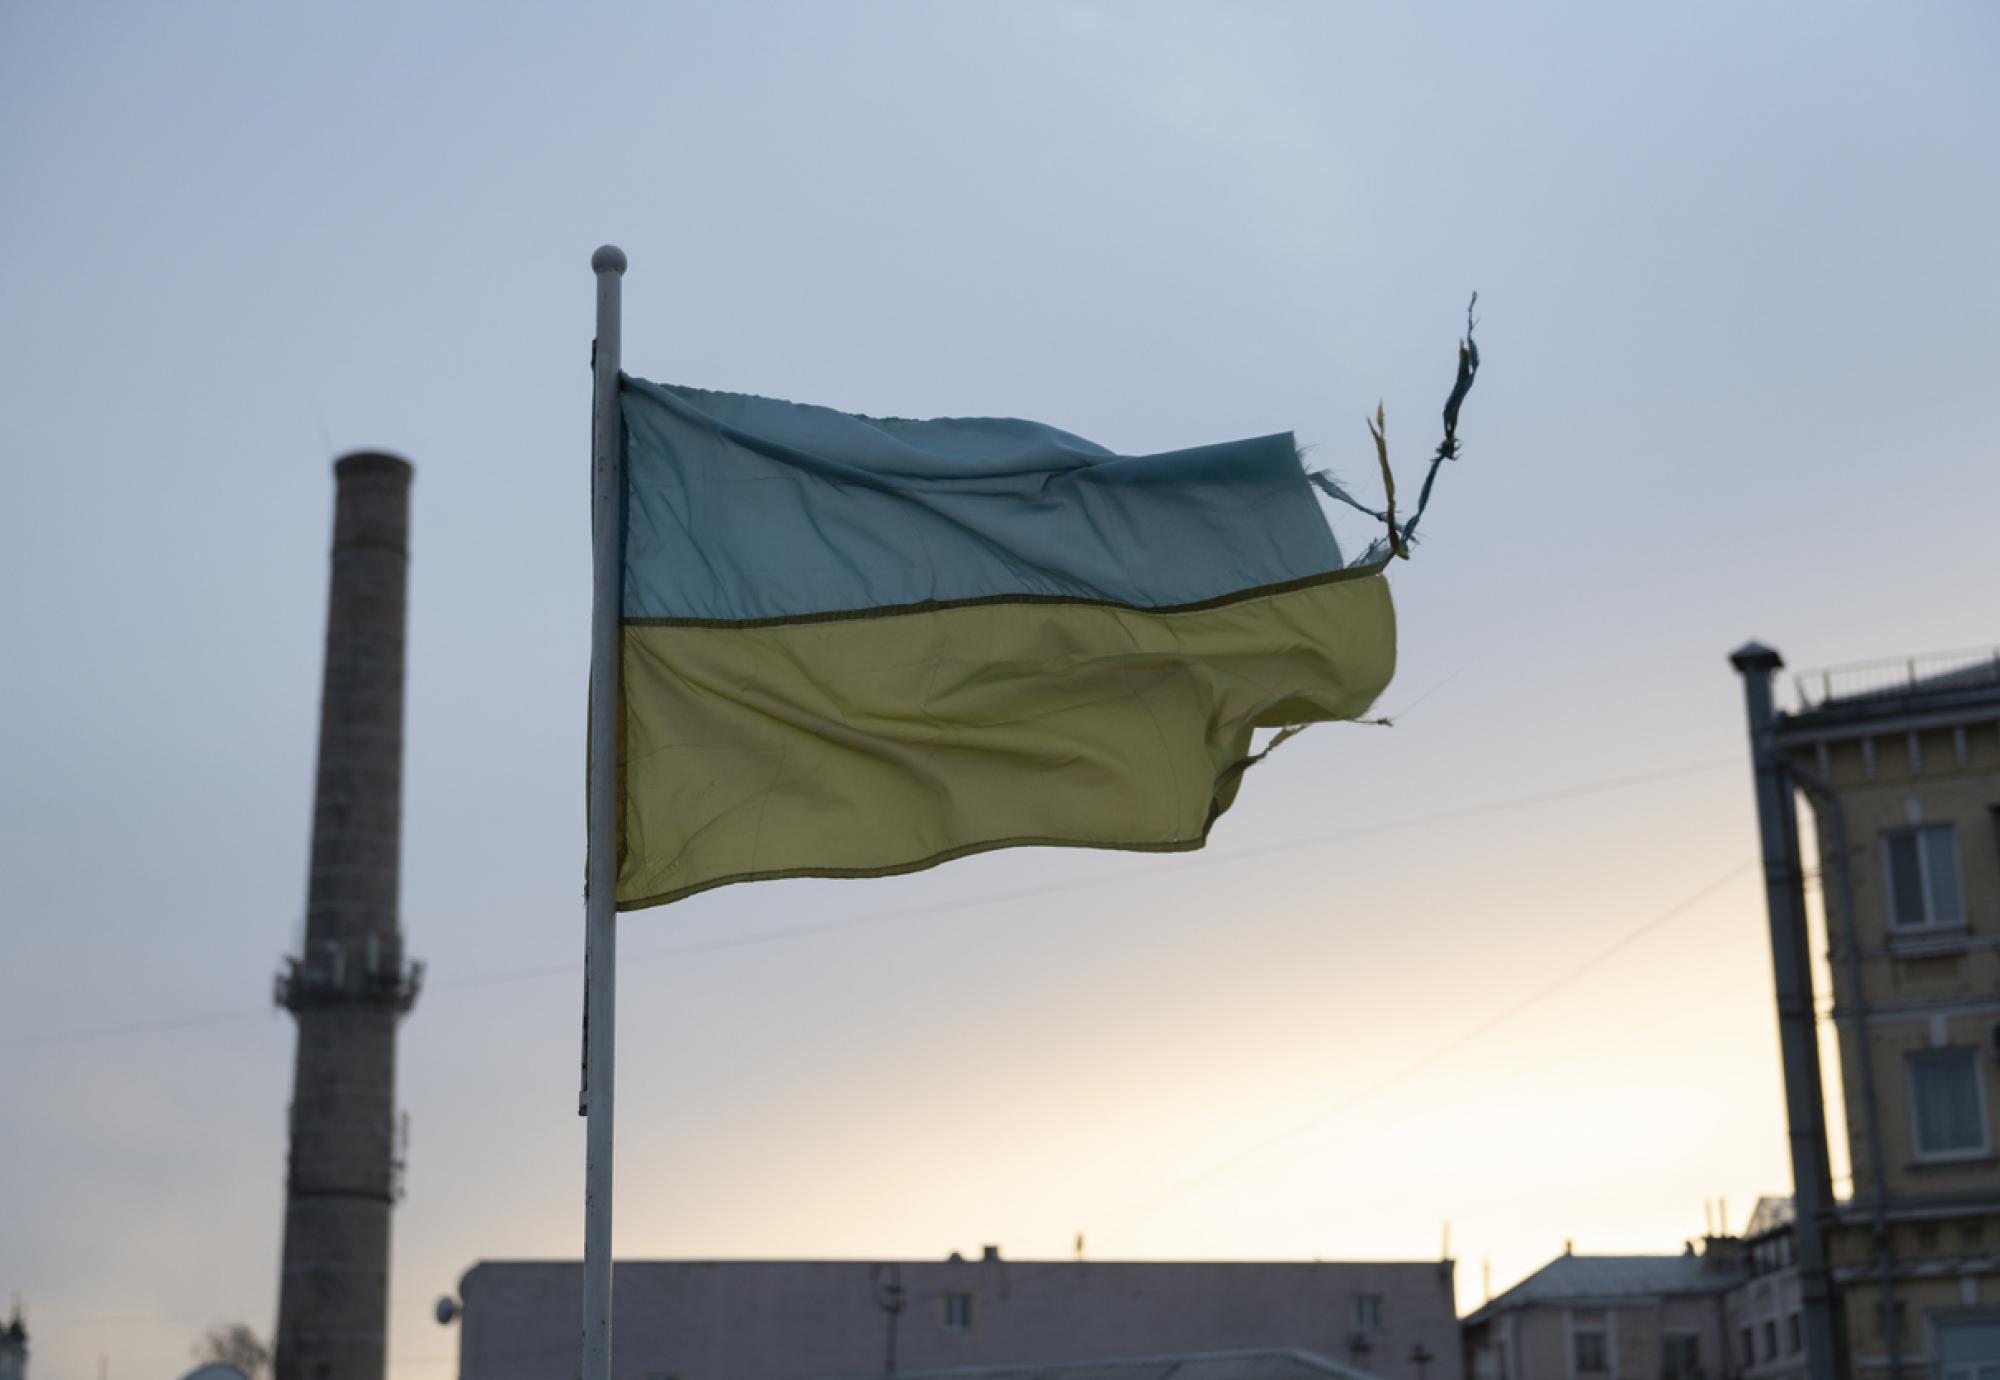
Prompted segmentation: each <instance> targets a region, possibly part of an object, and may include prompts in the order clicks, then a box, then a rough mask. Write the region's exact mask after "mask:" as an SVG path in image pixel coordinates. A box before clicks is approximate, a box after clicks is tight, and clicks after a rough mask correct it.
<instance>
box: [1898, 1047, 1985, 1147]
mask: <svg viewBox="0 0 2000 1380" xmlns="http://www.w3.org/2000/svg"><path fill="white" fill-rule="evenodd" d="M1909 1061H1910V1116H1911V1121H1912V1122H1913V1123H1914V1124H1915V1127H1916V1135H1917V1158H1918V1159H1920V1160H1931V1159H1965V1158H1967V1157H1973V1156H1979V1155H1984V1154H1985V1153H1986V1152H1987V1151H1988V1150H1989V1149H1990V1148H1991V1146H1990V1144H1989V1142H1988V1140H1987V1137H1986V1093H1985V1090H1984V1089H1983V1088H1981V1087H1980V1086H1979V1056H1978V1054H1977V1053H1975V1052H1974V1051H1972V1050H1969V1049H1927V1050H1922V1051H1920V1052H1918V1053H1915V1054H1912V1055H1910V1056H1909Z"/></svg>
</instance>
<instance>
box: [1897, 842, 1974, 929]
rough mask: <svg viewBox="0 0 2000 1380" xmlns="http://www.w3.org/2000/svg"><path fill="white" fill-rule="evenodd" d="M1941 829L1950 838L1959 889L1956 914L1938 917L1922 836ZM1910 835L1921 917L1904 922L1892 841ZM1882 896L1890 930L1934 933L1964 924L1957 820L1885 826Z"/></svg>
mask: <svg viewBox="0 0 2000 1380" xmlns="http://www.w3.org/2000/svg"><path fill="white" fill-rule="evenodd" d="M1940 832H1941V833H1943V834H1944V835H1945V837H1946V838H1949V839H1950V840H1951V871H1952V880H1953V882H1954V883H1955V884H1956V889H1957V891H1958V918H1957V919H1956V920H1939V919H1937V918H1936V916H1937V913H1938V905H1937V897H1935V896H1933V895H1932V894H1931V870H1930V867H1929V866H1928V864H1927V862H1926V858H1925V853H1924V845H1923V836H1924V835H1925V834H1929V833H1940ZM1905 836H1907V837H1909V838H1910V839H1912V840H1913V841H1914V842H1915V845H1916V854H1917V893H1918V894H1919V895H1920V896H1922V897H1923V898H1924V914H1923V919H1922V920H1920V921H1919V922H1918V923H1916V924H1908V923H1905V921H1904V919H1903V917H1902V915H1901V914H1900V913H1899V912H1898V911H1897V908H1896V857H1895V852H1894V850H1893V849H1892V848H1891V847H1890V845H1891V843H1892V842H1894V841H1895V840H1896V839H1898V838H1902V837H1905ZM1882 900H1883V910H1884V912H1885V914H1886V916H1887V919H1888V921H1889V933H1890V934H1892V935H1893V934H1935V933H1937V932H1939V931H1942V930H1962V929H1964V928H1965V927H1966V925H1965V866H1964V862H1963V860H1962V858H1961V856H1960V854H1959V851H1958V826H1957V825H1956V824H1951V823H1945V824H1911V825H1909V826H1907V827H1905V828H1902V829H1889V830H1885V831H1884V832H1883V834H1882Z"/></svg>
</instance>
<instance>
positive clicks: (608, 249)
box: [590, 244, 625, 273]
mask: <svg viewBox="0 0 2000 1380" xmlns="http://www.w3.org/2000/svg"><path fill="white" fill-rule="evenodd" d="M590 268H591V272H593V273H623V272H624V271H625V251H624V250H622V249H620V248H619V247H618V246H617V245H615V244H606V245H600V246H599V247H598V250H597V252H596V253H595V254H592V255H591V256H590Z"/></svg>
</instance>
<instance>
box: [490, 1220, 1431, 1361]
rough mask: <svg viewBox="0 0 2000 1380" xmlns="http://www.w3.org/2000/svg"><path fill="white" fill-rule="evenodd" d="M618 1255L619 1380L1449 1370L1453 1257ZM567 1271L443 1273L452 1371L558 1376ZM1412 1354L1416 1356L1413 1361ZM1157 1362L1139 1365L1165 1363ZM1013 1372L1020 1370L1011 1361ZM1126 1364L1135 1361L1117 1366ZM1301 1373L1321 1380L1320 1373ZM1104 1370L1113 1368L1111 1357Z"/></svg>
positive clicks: (569, 1314)
mask: <svg viewBox="0 0 2000 1380" xmlns="http://www.w3.org/2000/svg"><path fill="white" fill-rule="evenodd" d="M888 1273H889V1270H888V1267H887V1266H885V1265H876V1264H870V1263H868V1262H865V1261H814V1260H798V1261H780V1260H738V1261H731V1260H721V1261H629V1262H620V1263H619V1265H618V1266H617V1268H616V1272H615V1275H614V1285H613V1287H614V1289H615V1291H616V1297H617V1300H618V1330H617V1335H616V1347H615V1349H614V1351H613V1362H614V1364H615V1367H616V1374H617V1375H618V1376H619V1377H620V1380H665V1377H672V1380H823V1378H824V1377H839V1376H875V1375H883V1374H885V1373H886V1372H887V1370H888V1364H887V1362H888V1356H889V1354H890V1353H889V1346H890V1341H889V1338H890V1330H891V1329H892V1328H893V1329H894V1336H895V1341H894V1348H895V1350H894V1354H895V1357H896V1371H897V1373H898V1374H903V1375H909V1374H912V1373H927V1372H932V1371H954V1370H960V1369H965V1368H980V1367H985V1368H993V1367H1001V1368H1013V1369H1014V1370H1015V1371H1017V1372H1020V1373H1022V1374H1033V1375H1041V1374H1045V1373H1046V1374H1050V1375H1055V1374H1060V1375H1062V1376H1069V1375H1072V1374H1075V1375H1077V1376H1079V1377H1082V1376H1085V1375H1090V1374H1094V1373H1095V1372H1094V1371H1093V1370H1092V1369H1091V1368H1090V1367H1089V1366H1087V1365H1084V1364H1083V1363H1100V1362H1101V1363H1109V1362H1113V1361H1118V1362H1130V1361H1132V1360H1134V1359H1136V1358H1157V1357H1165V1358H1168V1359H1169V1360H1171V1359H1173V1358H1187V1359H1190V1360H1191V1359H1192V1358H1193V1357H1194V1356H1196V1355H1200V1356H1201V1357H1202V1358H1203V1359H1202V1364H1201V1368H1200V1369H1199V1370H1198V1371H1190V1372H1189V1373H1190V1374H1194V1373H1199V1374H1203V1375H1213V1376H1214V1377H1216V1380H1225V1377H1235V1378H1236V1380H1256V1377H1257V1376H1259V1375H1262V1374H1267V1373H1268V1374H1269V1375H1271V1376H1273V1377H1274V1378H1275V1377H1281V1376H1282V1377H1290V1376H1295V1375H1298V1376H1302V1375H1305V1374H1307V1373H1309V1372H1310V1370H1311V1365H1312V1364H1318V1362H1313V1363H1310V1364H1308V1365H1307V1367H1306V1368H1305V1369H1301V1367H1300V1364H1299V1363H1297V1362H1296V1361H1295V1360H1290V1359H1287V1360H1284V1361H1282V1362H1281V1361H1277V1360H1272V1359H1271V1358H1269V1357H1266V1358H1265V1359H1264V1360H1262V1361H1258V1362H1255V1363H1254V1364H1255V1365H1257V1366H1262V1367H1263V1370H1256V1369H1248V1370H1246V1369H1241V1368H1240V1367H1239V1368H1238V1369H1237V1370H1234V1371H1232V1370H1230V1369H1229V1367H1230V1366H1232V1365H1239V1362H1240V1363H1241V1365H1242V1366H1248V1365H1252V1364H1253V1363H1251V1362H1245V1361H1241V1358H1234V1359H1232V1358H1222V1359H1218V1358H1216V1357H1215V1356H1213V1355H1210V1353H1218V1352H1246V1351H1255V1352H1273V1351H1281V1352H1288V1353H1289V1352H1304V1353H1309V1354H1311V1355H1312V1356H1314V1357H1317V1358H1322V1359H1323V1360H1329V1361H1331V1362H1332V1363H1333V1367H1332V1370H1333V1373H1336V1374H1338V1373H1355V1372H1364V1373H1366V1374H1368V1375H1371V1376H1383V1377H1390V1378H1391V1380H1463V1375H1462V1371H1461V1366H1460V1351H1459V1346H1458V1319H1457V1310H1456V1307H1455V1305H1454V1302H1453V1287H1452V1274H1453V1266H1452V1262H1450V1261H1448V1260H1445V1261H1415V1262H1372V1261H1361V1262H1331V1261H1330V1262H1324V1263H1320V1262H1314V1263H1269V1264H1267V1263H1261V1262H1247V1261H1246V1262H1236V1261H1188V1262H1159V1263H1155V1262H1136V1261H1095V1260H1055V1261H1010V1260H1003V1259H1001V1257H1000V1253H999V1252H998V1250H996V1249H994V1248H991V1247H989V1248H988V1249H987V1251H986V1252H985V1253H984V1254H983V1255H982V1256H981V1257H980V1258H979V1259H976V1260H962V1259H960V1258H958V1257H957V1256H953V1257H952V1258H951V1259H949V1260H944V1261H939V1260H929V1261H899V1262H896V1264H895V1266H894V1272H893V1274H894V1278H895V1279H896V1280H897V1281H898V1283H899V1284H900V1293H899V1294H898V1295H897V1301H898V1303H899V1304H900V1305H901V1307H900V1310H899V1311H897V1312H894V1313H891V1312H889V1311H888V1310H886V1309H885V1308H884V1307H883V1304H882V1299H883V1295H882V1288H881V1284H882V1280H883V1279H884V1278H885V1276H887V1275H888ZM582 1287H583V1268H582V1266H581V1265H580V1264H579V1263H577V1262H574V1261H521V1262H516V1261H494V1262H486V1263H482V1264H479V1265H475V1266H474V1267H473V1268H472V1269H471V1270H469V1271H467V1272H466V1275H465V1277H464V1279H463V1280H462V1281H461V1282H460V1286H459V1290H460V1295H459V1296H460V1299H461V1300H462V1304H463V1311H462V1319H463V1327H464V1333H463V1335H462V1336H461V1337H460V1339H459V1349H458V1375H459V1380H549V1377H551V1376H572V1375H574V1374H575V1372H576V1365H577V1356H578V1338H579V1329H580V1322H581V1316H582ZM1419 1358H1421V1359H1419ZM1166 1364H1167V1361H1165V1360H1163V1361H1162V1362H1161V1363H1160V1365H1158V1366H1155V1367H1154V1369H1153V1370H1152V1371H1150V1372H1146V1373H1147V1374H1149V1375H1160V1374H1163V1373H1164V1372H1165V1367H1166ZM1023 1367H1027V1368H1030V1369H1028V1370H1026V1371H1021V1368H1023ZM1133 1373H1134V1374H1136V1373H1137V1372H1133ZM1320 1373H1326V1372H1324V1371H1322V1372H1320ZM1106 1374H1107V1376H1111V1377H1118V1378H1119V1380H1122V1377H1123V1376H1124V1375H1125V1374H1126V1372H1125V1371H1123V1370H1119V1369H1118V1368H1116V1367H1111V1368H1109V1369H1108V1370H1107V1371H1106Z"/></svg>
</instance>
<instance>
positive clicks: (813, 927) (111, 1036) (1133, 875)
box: [0, 757, 1741, 1054]
mask: <svg viewBox="0 0 2000 1380" xmlns="http://www.w3.org/2000/svg"><path fill="white" fill-rule="evenodd" d="M1739 765H1741V759H1740V758H1738V757H1723V758H1712V759H1710V760H1708V761H1704V762H1696V763H1692V764H1690V765H1686V766H1680V767H1665V768H1661V769H1658V770H1655V771H1647V772H1632V773H1627V774H1623V775H1619V776H1607V777H1599V778H1597V779H1596V780H1593V781H1583V782H1578V783H1576V784H1574V785H1570V786H1562V787H1557V788H1556V789H1553V790H1548V791H1538V792H1535V793H1533V794H1529V795H1522V796H1513V797H1509V798H1507V799H1503V800H1495V801H1489V802H1486V803H1485V804H1480V805H1468V806H1463V807H1460V808H1457V809H1451V810H1438V811H1433V812H1430V813H1427V814H1421V815H1406V816H1403V817H1400V818H1397V819H1389V820H1380V821H1377V822H1375V823H1372V824H1362V825H1357V826H1354V827H1352V828H1347V829H1329V830H1320V831H1318V832H1315V833H1311V834H1302V835H1299V836H1298V837H1296V838H1290V839H1280V840H1277V841H1274V842H1271V843H1264V844H1251V845H1249V846H1247V847H1241V848H1232V849H1229V850H1227V851H1223V850H1220V849H1211V850H1209V851H1206V852H1202V853H1195V854H1188V855H1184V856H1181V857H1179V858H1176V859H1175V860H1174V861H1175V862H1177V863H1178V864H1179V865H1180V866H1182V867H1215V866H1226V865H1228V864H1231V863H1239V862H1248V861H1250V860H1252V859H1256V858H1266V857H1270V856H1272V855H1273V854H1277V853H1290V852H1296V851H1298V850H1300V849H1305V848H1318V847H1323V846H1325V845H1327V844H1333V843H1347V842H1351V841H1354V840H1356V839H1364V838H1375V837H1378V836H1380V835H1383V834H1393V833H1399V832H1402V831H1404V830H1407V829H1418V828H1424V827H1427V826H1429V825H1434V824H1444V823H1450V822H1452V821H1455V820H1462V819H1476V818H1479V817H1481V816H1485V815H1493V814H1502V813H1506V812H1509V811H1513V810H1524V809H1531V808H1533V807H1535V806H1537V805H1549V804H1555V803H1557V802H1560V801H1565V800H1575V799H1579V798H1582V797H1587V796H1593V795H1602V794H1605V793H1607V792H1611V791H1619V790H1626V789H1629V788H1631V787H1634V786H1644V785H1651V784H1653V783H1656V782H1660V781H1670V780H1674V779H1677V778H1680V777H1685V776H1694V775H1697V774H1699V773H1702V772H1709V771H1716V770H1719V769H1721V768H1723V767H1728V766H1739ZM1163 870H1164V869H1163V867H1162V866H1161V863H1160V862H1159V861H1155V862H1153V863H1151V864H1149V865H1148V866H1146V867H1143V868H1124V869H1121V870H1119V871H1117V872H1111V873H1106V874H1102V875H1099V876H1095V877H1076V878H1069V879H1066V880H1063V881H1060V882H1047V883H1042V884H1039V885H1034V886H1022V887H1011V888H1008V889H1006V890H1002V891H986V892H981V893H980V894H979V895H976V896H965V897H960V898H958V899H956V900H950V901H936V902H927V903H925V904H923V905H917V906H904V907H899V908H896V909H892V910H881V911H871V912H868V913H865V914H862V915H852V916H845V917H843V918H841V919H838V920H824V921H818V922H813V923H808V924H802V925H787V926H784V927H781V928H778V929H769V930H759V931H757V932H755V933H752V934H732V935H721V936H717V937H716V938H713V939H702V940H695V941H693V942H691V943H685V944H672V945H667V946H664V947H660V948H654V949H628V950H626V951H625V952H624V953H623V954H621V955H620V956H619V966H620V968H621V969H624V968H629V967H631V966H632V965H635V964H643V963H653V962H658V961H660V960H662V959H669V958H685V957H689V956H692V955H697V954H708V953H719V952H723V951H726V950H730V949H747V948H755V947H757V946H760V945H764V944H776V943H782V942H784V941H787V940H792V939H803V938H808V937H810V936H813V935H820V934H833V933H838V932H840V931H842V930H851V929H859V928H862V927H864V926H872V925H884V924H890V923H893V922H895V921H899V920H915V919H923V918H926V917H930V916H936V915H946V914H951V913H954V912H957V911H965V910H977V909H981V908H984V907H987V906H999V905H1006V904H1009V903H1011V902H1016V901H1032V900H1039V899H1041V898H1043V897H1047V896H1054V895H1060V894H1062V893H1064V892H1070V891H1082V890H1086V889H1088V888H1092V887H1102V886H1116V885H1118V884H1120V883H1123V882H1132V881H1157V880H1158V879H1159V877H1160V875H1161V873H1162V871H1163ZM582 972H583V965H582V963H581V962H577V961H568V962H563V963H547V964H540V965H536V966H533V967H526V968H512V969H503V970H500V971H497V972H490V973H477V974H472V975H469V976H467V977H463V978H459V979H457V980H455V981H454V980H446V981H442V982H432V983H429V984H427V992H428V993H429V994H432V995H435V994H438V993H444V992H463V991H472V990H476V989H478V988H482V987H494V986H501V985H504V984H508V983H516V982H533V981H538V980H540V979H543V978H553V977H564V976H572V977H574V976H580V975H581V974H582ZM268 1013H269V1008H268V1007H263V1006H248V1005H245V1006H241V1007H237V1008H234V1009H231V1010H226V1011H211V1012H206V1013H201V1014H191V1015H183V1016H167V1017H161V1018H158V1019H155V1020H148V1021H133V1022H123V1023H119V1024H114V1025H103V1026H93V1027H87V1028H84V1029H80V1030H57V1031H44V1032H31V1033H22V1034H18V1035H11V1036H8V1037H6V1038H4V1039H0V1054H10V1053H15V1052H18V1051H22V1050H29V1049H46V1048H50V1047H54V1046H62V1045H82V1044H95V1043H99V1042H102V1041H106V1040H120V1039H131V1038H136V1037H140V1036H146V1035H165V1034H173V1033H176V1032H179V1031H183V1030H195V1029H200V1028H203V1027H209V1026H218V1025H226V1024H230V1023H233V1022H238V1021H248V1020H254V1019H257V1018H259V1017H261V1016H264V1015H267V1014H268Z"/></svg>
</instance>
